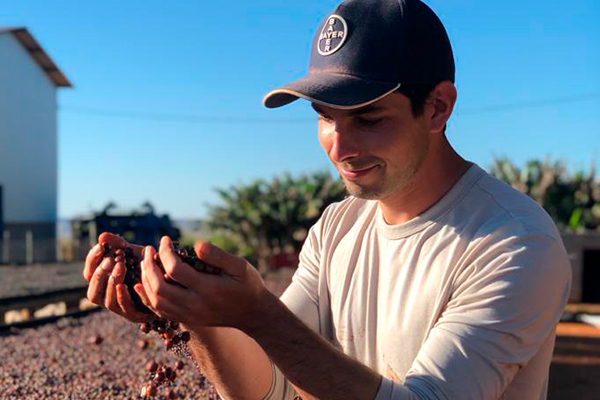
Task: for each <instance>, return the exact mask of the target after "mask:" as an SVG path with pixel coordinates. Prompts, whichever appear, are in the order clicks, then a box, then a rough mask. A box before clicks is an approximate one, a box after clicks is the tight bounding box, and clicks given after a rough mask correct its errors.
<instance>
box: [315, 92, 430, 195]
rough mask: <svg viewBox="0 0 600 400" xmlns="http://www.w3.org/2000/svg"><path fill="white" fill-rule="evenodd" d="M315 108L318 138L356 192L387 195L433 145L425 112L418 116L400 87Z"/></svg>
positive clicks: (399, 188)
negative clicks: (375, 97) (352, 102)
mask: <svg viewBox="0 0 600 400" xmlns="http://www.w3.org/2000/svg"><path fill="white" fill-rule="evenodd" d="M313 108H314V109H315V111H316V112H317V113H318V114H319V142H320V143H321V146H322V147H323V149H324V150H325V152H326V153H327V155H328V156H329V159H330V160H331V162H332V163H333V165H334V166H335V167H336V168H337V170H338V172H339V173H340V176H341V177H342V179H343V180H344V183H345V184H346V188H347V190H348V192H349V193H350V194H351V195H353V196H357V197H360V198H364V199H372V200H383V199H386V198H388V197H389V196H391V195H394V194H396V193H400V192H401V191H402V190H403V189H405V188H406V186H407V185H408V184H409V183H410V182H411V180H412V179H413V177H414V175H415V173H416V172H417V171H418V170H419V168H420V166H421V164H422V162H423V160H424V159H425V156H426V155H427V152H428V150H429V128H428V125H427V123H426V118H425V117H423V116H421V117H417V118H415V117H414V116H413V114H412V111H411V107H410V100H409V99H408V98H407V97H405V96H404V95H402V94H400V93H392V94H390V95H388V96H386V97H384V98H383V99H381V100H379V101H377V102H375V103H373V104H371V105H368V106H366V107H364V108H360V109H356V110H337V109H333V108H330V107H325V106H322V105H318V104H314V103H313Z"/></svg>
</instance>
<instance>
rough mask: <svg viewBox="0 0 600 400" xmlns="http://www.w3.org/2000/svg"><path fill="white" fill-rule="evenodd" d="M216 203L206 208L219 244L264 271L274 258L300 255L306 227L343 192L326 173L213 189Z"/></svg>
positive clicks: (337, 181) (284, 177)
mask: <svg viewBox="0 0 600 400" xmlns="http://www.w3.org/2000/svg"><path fill="white" fill-rule="evenodd" d="M217 193H218V195H219V198H220V200H221V204H220V205H217V206H209V213H208V215H209V217H208V221H207V222H208V225H209V227H210V229H211V230H212V231H213V235H212V236H213V239H212V241H214V242H215V243H216V242H218V241H221V242H223V243H227V244H228V245H229V246H230V249H231V248H237V253H238V254H240V255H243V256H245V257H247V258H248V259H249V260H250V261H251V262H253V263H255V265H257V266H258V268H259V270H260V271H261V272H265V271H266V270H267V269H268V268H269V266H270V263H271V257H272V256H273V254H276V253H280V252H285V253H297V252H299V250H300V248H301V246H302V243H303V242H304V239H305V238H306V235H307V233H308V230H309V229H310V227H311V226H312V225H313V224H314V223H315V222H316V221H317V219H318V218H319V216H320V215H321V213H322V212H323V210H324V209H325V207H327V206H328V205H329V204H331V203H333V202H336V201H340V200H342V199H343V198H344V197H345V195H346V189H345V186H344V184H343V182H341V181H340V180H336V179H334V178H332V177H331V175H330V174H329V172H326V171H318V172H315V173H311V174H305V175H301V176H299V177H297V178H294V177H292V176H291V175H290V174H284V175H283V176H281V177H276V178H274V179H273V180H272V181H271V182H266V181H264V180H261V179H259V180H256V181H254V182H252V183H250V184H248V185H239V186H232V187H230V188H229V189H217Z"/></svg>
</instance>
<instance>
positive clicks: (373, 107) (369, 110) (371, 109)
mask: <svg viewBox="0 0 600 400" xmlns="http://www.w3.org/2000/svg"><path fill="white" fill-rule="evenodd" d="M311 106H312V108H313V110H315V111H316V112H317V114H325V111H324V110H323V109H322V108H321V107H320V106H319V105H318V104H315V103H311ZM383 110H385V107H381V106H376V105H368V106H365V107H361V108H357V109H356V110H349V114H350V115H362V114H370V113H376V112H378V111H383Z"/></svg>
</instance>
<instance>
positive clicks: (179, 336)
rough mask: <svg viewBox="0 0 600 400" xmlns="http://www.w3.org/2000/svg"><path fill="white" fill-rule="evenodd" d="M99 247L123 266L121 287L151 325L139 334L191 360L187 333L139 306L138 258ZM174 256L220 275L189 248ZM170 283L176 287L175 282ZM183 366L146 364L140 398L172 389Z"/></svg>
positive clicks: (145, 325) (167, 394)
mask: <svg viewBox="0 0 600 400" xmlns="http://www.w3.org/2000/svg"><path fill="white" fill-rule="evenodd" d="M100 245H101V246H102V249H103V256H104V257H113V258H114V260H115V262H122V263H123V264H124V265H125V268H126V270H127V272H126V274H125V280H124V284H125V286H126V287H127V290H128V292H129V297H131V299H132V301H133V303H134V304H135V306H136V308H138V310H139V311H141V312H143V313H145V314H148V315H149V321H151V322H145V323H142V324H140V331H142V332H143V333H145V334H149V333H150V332H152V331H154V332H156V333H157V334H159V335H160V336H161V337H162V339H163V341H164V344H165V348H166V349H167V350H169V351H171V352H173V353H174V354H176V355H177V356H179V357H186V358H189V359H191V358H192V356H191V353H190V350H189V348H188V346H187V343H188V342H189V341H190V338H191V336H190V332H188V331H182V330H181V329H180V327H179V323H178V322H177V321H168V320H165V319H162V318H160V317H159V316H158V315H156V314H155V313H154V312H152V310H150V309H149V308H148V307H146V305H145V304H144V303H143V302H142V299H141V298H140V297H139V295H138V294H137V292H136V291H135V290H134V286H135V285H136V284H138V283H141V278H142V271H141V267H140V263H141V261H142V259H141V257H138V256H136V255H135V253H134V252H133V250H132V249H131V248H129V247H125V248H115V247H112V246H110V245H109V244H107V243H100ZM175 254H176V255H177V256H178V257H179V258H180V259H181V261H182V262H184V263H186V264H188V265H190V266H191V267H192V268H194V269H195V270H197V271H198V272H202V273H206V274H212V275H220V274H221V273H222V270H221V269H220V268H217V267H213V266H211V265H208V264H206V263H205V262H204V261H202V260H200V259H199V258H198V257H197V256H196V252H195V251H194V249H193V248H191V247H179V246H175ZM154 257H155V258H154V259H155V261H156V263H157V264H158V265H159V266H161V267H162V264H161V262H160V257H159V255H158V253H157V254H155V256H154ZM171 283H173V284H178V283H177V282H174V281H172V282H171ZM184 365H185V364H183V362H182V361H178V362H177V363H176V364H175V366H174V367H168V366H166V365H159V364H157V363H156V362H154V361H149V362H148V364H147V365H146V370H147V372H148V373H149V378H148V382H147V383H146V384H144V386H143V387H142V390H141V393H140V394H141V396H142V397H154V396H156V395H157V394H158V388H159V387H160V386H163V385H164V386H167V387H170V386H172V385H173V383H174V381H175V379H176V378H177V372H176V370H178V369H182V368H183V366H184ZM173 393H174V392H173V391H171V390H170V389H169V388H167V391H166V392H165V397H166V398H167V399H174V398H175V396H174V395H173Z"/></svg>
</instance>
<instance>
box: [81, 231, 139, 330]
mask: <svg viewBox="0 0 600 400" xmlns="http://www.w3.org/2000/svg"><path fill="white" fill-rule="evenodd" d="M104 244H108V245H109V246H111V247H113V248H127V247H128V248H131V249H132V250H133V252H134V254H135V256H136V257H138V258H141V256H142V250H143V247H142V246H136V245H133V244H131V243H128V242H127V241H126V240H124V239H123V238H121V237H119V236H117V235H113V234H111V233H103V234H101V235H100V237H99V238H98V244H97V245H95V246H94V247H93V248H92V249H91V250H90V251H89V253H88V255H87V257H86V259H85V267H84V269H83V277H84V278H85V280H86V281H87V282H88V283H89V287H88V291H87V298H88V300H90V301H91V302H92V303H94V304H97V305H99V306H103V307H106V308H107V309H109V310H111V311H113V312H115V313H117V314H119V315H121V316H122V317H125V318H127V319H128V320H130V321H132V322H146V321H148V319H149V316H148V315H147V314H144V313H142V312H140V311H138V309H137V308H136V307H135V305H134V304H133V301H132V300H131V297H130V296H129V292H128V290H127V287H126V286H125V284H124V283H123V281H124V280H125V273H126V272H127V271H126V268H125V264H124V263H123V262H117V263H115V260H114V258H112V257H104V250H103V245H104ZM138 289H140V291H141V293H142V296H143V295H144V293H143V288H142V285H139V288H138ZM138 293H139V292H138ZM142 298H143V297H142Z"/></svg>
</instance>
